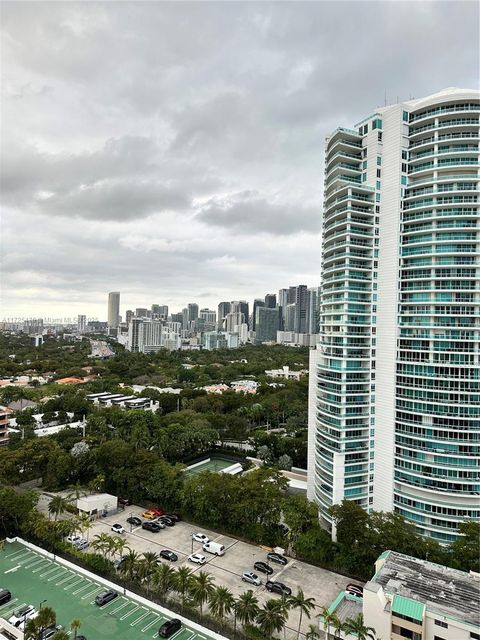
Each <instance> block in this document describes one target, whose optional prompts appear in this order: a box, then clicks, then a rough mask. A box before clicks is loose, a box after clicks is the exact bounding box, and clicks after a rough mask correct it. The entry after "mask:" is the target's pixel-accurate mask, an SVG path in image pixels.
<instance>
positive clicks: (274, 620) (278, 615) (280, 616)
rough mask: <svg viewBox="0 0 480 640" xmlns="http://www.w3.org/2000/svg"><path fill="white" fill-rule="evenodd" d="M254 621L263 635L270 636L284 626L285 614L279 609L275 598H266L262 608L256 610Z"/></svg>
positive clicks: (285, 621)
mask: <svg viewBox="0 0 480 640" xmlns="http://www.w3.org/2000/svg"><path fill="white" fill-rule="evenodd" d="M256 622H257V624H258V626H259V628H260V631H261V632H262V633H263V635H264V636H267V637H268V638H271V637H272V636H273V634H274V632H275V631H281V630H282V629H283V628H284V627H285V625H286V623H287V616H286V615H285V613H284V612H283V611H282V610H281V609H279V606H278V601H277V600H267V602H266V603H265V604H264V605H263V609H260V611H259V612H258V614H257V617H256Z"/></svg>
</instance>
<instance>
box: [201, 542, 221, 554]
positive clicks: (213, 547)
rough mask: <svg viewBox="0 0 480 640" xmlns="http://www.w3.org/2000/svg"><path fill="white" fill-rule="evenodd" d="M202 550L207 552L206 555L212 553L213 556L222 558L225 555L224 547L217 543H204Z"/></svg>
mask: <svg viewBox="0 0 480 640" xmlns="http://www.w3.org/2000/svg"><path fill="white" fill-rule="evenodd" d="M203 550H204V551H208V553H213V555H214V556H223V554H224V553H225V547H224V546H223V544H219V543H218V542H206V543H205V544H204V545H203Z"/></svg>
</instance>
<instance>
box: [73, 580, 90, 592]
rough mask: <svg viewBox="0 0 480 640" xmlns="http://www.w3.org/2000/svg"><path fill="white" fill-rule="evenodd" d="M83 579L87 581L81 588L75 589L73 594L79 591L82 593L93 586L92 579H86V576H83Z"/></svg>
mask: <svg viewBox="0 0 480 640" xmlns="http://www.w3.org/2000/svg"><path fill="white" fill-rule="evenodd" d="M82 580H83V581H84V582H85V584H84V585H83V587H80V589H76V590H75V591H72V595H73V596H76V595H77V593H81V592H82V591H85V589H90V587H91V586H92V583H91V581H90V580H85V578H82Z"/></svg>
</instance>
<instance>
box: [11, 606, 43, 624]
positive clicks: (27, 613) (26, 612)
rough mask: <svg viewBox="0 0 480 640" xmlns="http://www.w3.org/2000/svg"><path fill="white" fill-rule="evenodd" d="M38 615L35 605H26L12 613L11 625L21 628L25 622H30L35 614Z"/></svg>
mask: <svg viewBox="0 0 480 640" xmlns="http://www.w3.org/2000/svg"><path fill="white" fill-rule="evenodd" d="M36 613H37V610H36V609H35V607H34V606H33V604H26V605H24V606H23V607H20V608H19V609H15V611H13V612H12V615H11V616H10V618H9V619H8V621H9V623H10V624H11V625H13V626H14V627H17V628H18V627H19V626H20V625H21V624H22V623H24V622H25V620H29V618H31V617H32V616H33V615H34V614H36Z"/></svg>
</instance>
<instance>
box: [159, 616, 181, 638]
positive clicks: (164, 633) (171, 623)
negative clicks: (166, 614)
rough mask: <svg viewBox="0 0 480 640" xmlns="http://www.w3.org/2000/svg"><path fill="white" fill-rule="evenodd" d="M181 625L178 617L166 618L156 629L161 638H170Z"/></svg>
mask: <svg viewBox="0 0 480 640" xmlns="http://www.w3.org/2000/svg"><path fill="white" fill-rule="evenodd" d="M181 626H182V621H181V620H179V619H178V618H172V619H171V620H167V621H166V622H164V623H163V624H162V626H161V627H160V629H159V630H158V635H159V636H160V637H161V638H170V636H171V635H173V634H174V633H175V632H176V631H178V630H179V629H180V628H181Z"/></svg>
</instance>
